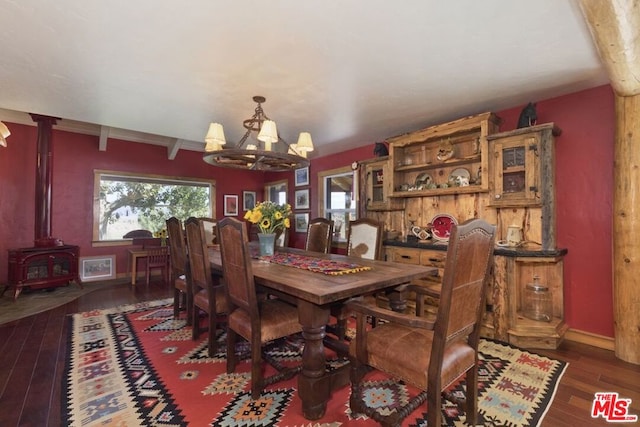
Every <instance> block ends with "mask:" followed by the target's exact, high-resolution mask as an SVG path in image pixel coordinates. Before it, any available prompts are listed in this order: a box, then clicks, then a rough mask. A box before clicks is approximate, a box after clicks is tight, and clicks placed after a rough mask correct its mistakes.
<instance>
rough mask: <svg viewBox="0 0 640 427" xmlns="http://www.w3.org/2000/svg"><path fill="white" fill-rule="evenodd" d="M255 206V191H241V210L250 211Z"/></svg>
mask: <svg viewBox="0 0 640 427" xmlns="http://www.w3.org/2000/svg"><path fill="white" fill-rule="evenodd" d="M255 207H256V193H255V191H243V192H242V210H243V211H250V210H251V209H253V208H255Z"/></svg>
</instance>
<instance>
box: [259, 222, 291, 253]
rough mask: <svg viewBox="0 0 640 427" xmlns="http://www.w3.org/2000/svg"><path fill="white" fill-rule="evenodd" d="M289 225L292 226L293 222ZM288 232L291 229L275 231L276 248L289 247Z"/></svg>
mask: <svg viewBox="0 0 640 427" xmlns="http://www.w3.org/2000/svg"><path fill="white" fill-rule="evenodd" d="M291 224H293V221H291ZM289 230H291V228H286V227H284V228H280V229H278V231H276V248H288V247H289ZM249 240H251V239H249Z"/></svg>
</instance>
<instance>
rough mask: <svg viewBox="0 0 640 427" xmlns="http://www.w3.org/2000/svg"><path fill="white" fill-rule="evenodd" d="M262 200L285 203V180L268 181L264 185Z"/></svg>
mask: <svg viewBox="0 0 640 427" xmlns="http://www.w3.org/2000/svg"><path fill="white" fill-rule="evenodd" d="M264 200H267V201H271V202H274V203H277V204H279V205H283V204H285V203H287V180H284V181H276V182H270V183H268V184H267V185H265V186H264Z"/></svg>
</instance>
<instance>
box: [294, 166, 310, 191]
mask: <svg viewBox="0 0 640 427" xmlns="http://www.w3.org/2000/svg"><path fill="white" fill-rule="evenodd" d="M295 174H296V178H295V183H296V187H300V186H302V185H309V166H307V167H306V168H300V169H296V171H295Z"/></svg>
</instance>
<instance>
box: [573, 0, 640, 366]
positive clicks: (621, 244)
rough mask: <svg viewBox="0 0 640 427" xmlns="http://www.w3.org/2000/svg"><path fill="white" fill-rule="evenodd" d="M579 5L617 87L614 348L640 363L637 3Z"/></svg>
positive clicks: (594, 0)
mask: <svg viewBox="0 0 640 427" xmlns="http://www.w3.org/2000/svg"><path fill="white" fill-rule="evenodd" d="M580 6H581V8H582V12H583V15H584V17H585V19H586V21H587V24H588V25H589V29H590V30H591V34H592V36H593V39H594V42H595V44H596V46H597V48H598V53H599V54H600V58H601V59H602V61H603V63H604V65H605V67H606V69H607V72H608V74H609V78H610V80H611V85H612V86H613V89H614V90H615V92H616V136H615V156H614V169H613V170H614V195H613V305H614V307H613V314H614V328H615V353H616V356H617V357H619V358H620V359H622V360H625V361H627V362H630V363H635V364H640V275H639V274H638V272H639V271H640V243H639V242H638V236H640V61H638V58H640V43H638V40H640V2H637V1H634V0H616V1H601V0H581V3H580Z"/></svg>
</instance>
